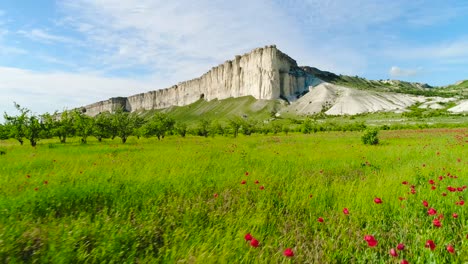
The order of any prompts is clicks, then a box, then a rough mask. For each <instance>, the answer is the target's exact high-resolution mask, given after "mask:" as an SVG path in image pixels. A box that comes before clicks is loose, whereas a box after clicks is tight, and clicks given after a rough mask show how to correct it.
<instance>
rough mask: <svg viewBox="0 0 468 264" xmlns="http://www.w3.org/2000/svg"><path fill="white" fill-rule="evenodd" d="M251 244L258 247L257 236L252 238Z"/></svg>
mask: <svg viewBox="0 0 468 264" xmlns="http://www.w3.org/2000/svg"><path fill="white" fill-rule="evenodd" d="M250 245H251V246H252V247H258V240H257V239H255V238H252V240H250Z"/></svg>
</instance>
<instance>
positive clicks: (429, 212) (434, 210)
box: [427, 208, 437, 215]
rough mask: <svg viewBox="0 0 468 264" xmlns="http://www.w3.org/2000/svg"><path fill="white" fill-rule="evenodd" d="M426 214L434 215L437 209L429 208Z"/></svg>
mask: <svg viewBox="0 0 468 264" xmlns="http://www.w3.org/2000/svg"><path fill="white" fill-rule="evenodd" d="M427 214H428V215H436V214H437V210H436V209H434V208H430V209H429V210H427Z"/></svg>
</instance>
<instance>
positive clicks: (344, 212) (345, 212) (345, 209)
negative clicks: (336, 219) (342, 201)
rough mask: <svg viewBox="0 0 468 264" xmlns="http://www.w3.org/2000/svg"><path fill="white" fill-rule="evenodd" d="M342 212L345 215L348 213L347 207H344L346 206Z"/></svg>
mask: <svg viewBox="0 0 468 264" xmlns="http://www.w3.org/2000/svg"><path fill="white" fill-rule="evenodd" d="M343 214H345V215H348V214H349V210H348V208H346V207H345V208H343Z"/></svg>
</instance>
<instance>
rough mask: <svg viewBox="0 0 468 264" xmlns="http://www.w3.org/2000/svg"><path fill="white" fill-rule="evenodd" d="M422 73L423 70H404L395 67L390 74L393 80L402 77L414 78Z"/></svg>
mask: <svg viewBox="0 0 468 264" xmlns="http://www.w3.org/2000/svg"><path fill="white" fill-rule="evenodd" d="M421 71H422V69H421V68H418V69H402V68H400V67H397V66H393V67H391V68H390V71H389V74H390V76H391V77H393V78H401V77H414V76H416V75H418V74H420V73H421Z"/></svg>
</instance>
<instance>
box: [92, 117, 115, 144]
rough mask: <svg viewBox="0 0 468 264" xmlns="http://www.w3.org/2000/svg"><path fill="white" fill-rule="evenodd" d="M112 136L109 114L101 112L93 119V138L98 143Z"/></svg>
mask: <svg viewBox="0 0 468 264" xmlns="http://www.w3.org/2000/svg"><path fill="white" fill-rule="evenodd" d="M111 134H112V116H111V114H110V113H109V112H103V113H100V114H98V115H97V116H95V117H94V127H93V136H94V137H96V138H97V140H98V141H99V142H102V139H103V138H110V137H111Z"/></svg>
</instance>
